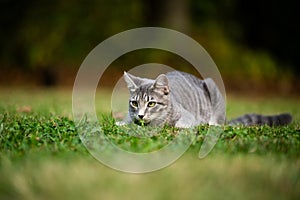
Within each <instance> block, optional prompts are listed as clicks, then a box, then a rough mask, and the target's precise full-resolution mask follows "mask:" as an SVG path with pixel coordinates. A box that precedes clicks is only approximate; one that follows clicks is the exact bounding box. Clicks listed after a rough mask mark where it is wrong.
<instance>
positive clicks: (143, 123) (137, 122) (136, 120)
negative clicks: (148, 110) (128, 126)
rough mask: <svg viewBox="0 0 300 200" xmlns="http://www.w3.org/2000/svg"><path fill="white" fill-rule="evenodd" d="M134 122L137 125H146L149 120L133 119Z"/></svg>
mask: <svg viewBox="0 0 300 200" xmlns="http://www.w3.org/2000/svg"><path fill="white" fill-rule="evenodd" d="M134 123H135V124H137V125H139V126H147V125H148V124H149V123H150V122H146V121H145V120H139V119H135V120H134Z"/></svg>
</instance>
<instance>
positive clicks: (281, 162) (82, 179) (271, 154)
mask: <svg viewBox="0 0 300 200" xmlns="http://www.w3.org/2000/svg"><path fill="white" fill-rule="evenodd" d="M101 94H102V95H101V97H100V98H97V101H96V102H97V103H96V104H97V106H96V108H97V113H98V114H99V116H101V115H102V114H105V113H106V114H107V113H108V112H109V111H110V105H109V103H110V100H109V99H108V97H109V96H108V92H106V91H101ZM299 100H300V99H297V98H283V97H276V96H270V97H265V98H263V97H249V98H247V97H243V96H234V95H229V96H227V116H228V118H234V117H237V116H239V115H242V114H244V113H249V112H250V113H255V112H256V113H264V114H272V113H273V114H277V113H280V112H290V113H291V114H292V115H293V117H294V122H293V123H292V124H291V125H289V126H285V127H268V126H259V127H258V126H257V127H234V128H233V127H229V126H224V127H222V128H223V130H224V132H223V133H222V135H221V137H220V139H219V140H218V143H217V144H216V146H215V148H214V149H213V151H212V152H211V153H210V154H209V155H208V156H207V157H205V158H204V159H198V151H199V149H200V146H201V144H202V142H203V139H204V138H205V134H206V130H207V128H208V127H207V126H201V127H198V129H197V136H196V138H195V140H194V142H193V143H192V145H191V147H190V148H189V149H188V151H187V152H186V153H185V154H184V155H183V156H182V157H181V158H180V159H178V160H177V161H176V162H175V163H173V164H172V165H171V166H169V167H167V168H164V169H161V170H159V171H156V172H152V173H147V174H128V173H123V172H119V171H115V170H113V169H111V168H109V167H106V166H105V165H103V164H101V163H100V162H98V161H97V160H96V159H94V158H93V157H92V156H91V155H90V154H89V152H88V151H87V150H86V149H85V147H84V146H83V144H82V143H81V140H80V139H79V136H78V133H77V132H76V129H75V125H74V122H73V121H72V91H71V90H69V89H47V90H40V89H35V90H29V89H23V90H20V89H18V90H16V89H14V88H8V89H7V88H1V89H0V199H299V198H300V103H299V102H300V101H299ZM125 101H127V100H125ZM105 119H106V120H103V119H102V120H101V123H102V124H103V125H104V127H105V130H106V132H105V133H106V135H107V136H109V138H110V139H111V141H112V142H114V143H115V144H116V145H118V146H120V147H121V148H124V149H128V150H131V151H137V152H145V151H151V150H155V149H157V148H160V147H162V146H164V145H165V144H166V143H168V141H171V140H172V138H173V137H174V135H173V134H172V133H169V132H171V129H168V130H167V131H166V132H164V133H162V134H161V135H155V136H153V137H149V138H147V140H146V141H145V140H142V139H140V138H136V137H133V136H130V135H126V133H124V132H122V131H121V129H119V128H118V127H115V126H113V124H112V123H111V122H112V119H110V118H105ZM168 131H169V132H168Z"/></svg>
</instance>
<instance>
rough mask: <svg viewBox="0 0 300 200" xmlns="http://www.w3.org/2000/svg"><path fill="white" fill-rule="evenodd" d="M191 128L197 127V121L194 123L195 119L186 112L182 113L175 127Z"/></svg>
mask: <svg viewBox="0 0 300 200" xmlns="http://www.w3.org/2000/svg"><path fill="white" fill-rule="evenodd" d="M193 126H197V121H196V119H195V117H194V116H193V115H192V114H191V113H189V112H188V111H186V110H184V111H182V113H181V117H180V118H179V120H178V121H177V122H176V123H175V127H178V128H191V127H193Z"/></svg>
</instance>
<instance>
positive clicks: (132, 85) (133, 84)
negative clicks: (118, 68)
mask: <svg viewBox="0 0 300 200" xmlns="http://www.w3.org/2000/svg"><path fill="white" fill-rule="evenodd" d="M124 79H125V82H126V83H127V87H128V89H129V90H130V91H132V92H133V91H135V90H136V89H137V88H138V86H137V84H138V83H137V82H138V79H139V78H138V77H135V76H133V75H131V74H129V73H126V72H124Z"/></svg>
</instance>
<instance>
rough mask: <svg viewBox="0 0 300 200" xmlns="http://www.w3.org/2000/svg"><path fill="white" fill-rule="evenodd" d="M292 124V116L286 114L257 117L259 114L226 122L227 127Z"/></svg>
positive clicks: (247, 115)
mask: <svg viewBox="0 0 300 200" xmlns="http://www.w3.org/2000/svg"><path fill="white" fill-rule="evenodd" d="M291 122H292V116H291V115H290V114H288V113H283V114H279V115H259V114H246V115H243V116H241V117H238V118H236V119H233V120H231V121H229V122H228V124H229V125H245V126H254V125H269V126H281V125H287V124H289V123H291Z"/></svg>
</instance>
